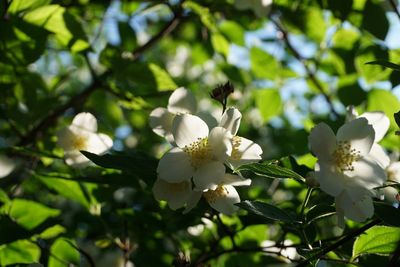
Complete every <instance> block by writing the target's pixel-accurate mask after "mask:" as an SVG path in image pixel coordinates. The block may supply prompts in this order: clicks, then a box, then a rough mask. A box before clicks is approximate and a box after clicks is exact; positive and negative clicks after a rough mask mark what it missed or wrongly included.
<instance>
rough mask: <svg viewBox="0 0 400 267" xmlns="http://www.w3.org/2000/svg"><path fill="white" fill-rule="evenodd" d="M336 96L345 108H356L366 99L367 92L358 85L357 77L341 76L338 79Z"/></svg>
mask: <svg viewBox="0 0 400 267" xmlns="http://www.w3.org/2000/svg"><path fill="white" fill-rule="evenodd" d="M337 94H338V97H339V99H340V101H341V102H342V103H343V105H345V106H349V105H354V106H358V105H360V104H362V103H363V102H364V101H365V100H366V98H367V92H366V91H364V90H363V89H362V88H361V86H360V84H359V83H358V76H357V75H351V76H342V77H341V78H339V82H338V92H337Z"/></svg>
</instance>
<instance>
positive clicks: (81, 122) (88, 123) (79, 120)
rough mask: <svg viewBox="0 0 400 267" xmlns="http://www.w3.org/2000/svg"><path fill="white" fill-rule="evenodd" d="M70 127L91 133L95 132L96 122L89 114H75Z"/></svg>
mask: <svg viewBox="0 0 400 267" xmlns="http://www.w3.org/2000/svg"><path fill="white" fill-rule="evenodd" d="M72 125H74V126H75V127H77V128H79V129H82V130H85V131H89V132H92V133H95V132H97V120H96V118H95V117H94V116H93V115H92V114H91V113H88V112H82V113H79V114H77V115H76V116H75V117H74V119H73V120H72Z"/></svg>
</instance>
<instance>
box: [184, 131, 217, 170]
mask: <svg viewBox="0 0 400 267" xmlns="http://www.w3.org/2000/svg"><path fill="white" fill-rule="evenodd" d="M183 151H185V152H186V153H188V154H189V156H190V162H191V164H192V166H193V167H195V168H198V167H200V166H201V165H203V164H204V163H206V162H208V161H210V160H211V159H212V154H211V147H210V145H209V144H208V138H207V137H206V138H199V139H198V140H197V141H195V142H193V143H191V144H190V145H188V146H185V147H184V148H183Z"/></svg>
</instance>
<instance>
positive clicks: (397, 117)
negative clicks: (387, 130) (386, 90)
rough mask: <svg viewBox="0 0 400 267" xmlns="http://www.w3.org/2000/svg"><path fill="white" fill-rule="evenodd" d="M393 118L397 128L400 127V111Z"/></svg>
mask: <svg viewBox="0 0 400 267" xmlns="http://www.w3.org/2000/svg"><path fill="white" fill-rule="evenodd" d="M393 117H394V120H395V122H396V124H397V127H400V111H398V112H396V113H394V115H393Z"/></svg>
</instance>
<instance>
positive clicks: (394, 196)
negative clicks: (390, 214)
mask: <svg viewBox="0 0 400 267" xmlns="http://www.w3.org/2000/svg"><path fill="white" fill-rule="evenodd" d="M386 175H387V180H388V185H390V184H396V183H400V161H396V162H392V163H390V164H389V165H388V166H387V167H386ZM380 191H381V196H382V198H383V199H384V200H385V201H387V202H389V203H399V202H400V198H399V192H398V191H397V189H396V188H394V187H391V186H388V187H384V188H382V189H380Z"/></svg>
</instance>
